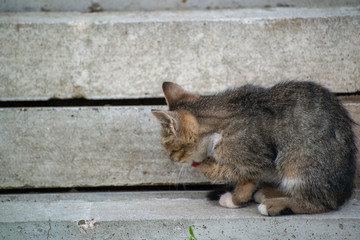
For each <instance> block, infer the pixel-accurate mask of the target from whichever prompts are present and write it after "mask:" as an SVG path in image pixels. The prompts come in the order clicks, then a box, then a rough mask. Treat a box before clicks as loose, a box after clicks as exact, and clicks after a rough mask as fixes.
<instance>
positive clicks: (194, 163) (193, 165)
mask: <svg viewBox="0 0 360 240" xmlns="http://www.w3.org/2000/svg"><path fill="white" fill-rule="evenodd" d="M200 164H201V163H199V162H193V163H192V164H191V166H192V167H198V166H200Z"/></svg>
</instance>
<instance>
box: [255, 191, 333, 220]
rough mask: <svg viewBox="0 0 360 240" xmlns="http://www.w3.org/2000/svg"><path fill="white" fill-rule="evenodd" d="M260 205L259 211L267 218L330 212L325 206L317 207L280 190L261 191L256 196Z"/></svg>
mask: <svg viewBox="0 0 360 240" xmlns="http://www.w3.org/2000/svg"><path fill="white" fill-rule="evenodd" d="M254 200H255V201H256V202H258V203H260V204H259V206H258V210H259V212H260V213H261V214H262V215H265V216H278V215H289V214H313V213H323V212H327V211H329V209H327V208H326V207H324V206H317V205H314V204H312V203H310V202H308V201H305V200H300V199H295V198H293V197H291V196H289V195H286V194H284V193H282V192H281V191H280V190H278V189H260V190H259V191H257V192H256V193H255V194H254Z"/></svg>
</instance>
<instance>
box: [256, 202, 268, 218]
mask: <svg viewBox="0 0 360 240" xmlns="http://www.w3.org/2000/svg"><path fill="white" fill-rule="evenodd" d="M258 211H259V212H260V213H261V215H264V216H269V212H268V210H267V207H266V205H265V204H259V206H258Z"/></svg>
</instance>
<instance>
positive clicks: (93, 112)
mask: <svg viewBox="0 0 360 240" xmlns="http://www.w3.org/2000/svg"><path fill="white" fill-rule="evenodd" d="M345 106H346V107H347V108H348V110H349V111H350V113H351V115H352V117H353V119H354V120H355V121H356V122H358V123H360V102H356V101H355V100H351V101H350V102H346V103H345ZM152 108H157V109H158V108H164V106H162V107H159V106H152V107H150V106H149V107H81V108H64V107H62V108H3V109H0V132H1V134H0V166H1V167H0V188H3V189H6V188H26V187H28V188H51V187H55V188H56V187H77V186H83V187H85V186H126V185H153V184H154V185H159V184H160V185H161V184H184V183H185V184H186V183H208V180H206V179H204V178H203V177H201V175H200V174H199V173H198V172H197V171H196V169H192V168H186V167H182V166H180V164H176V163H173V162H171V161H170V160H169V159H168V157H167V156H166V154H165V153H164V151H163V149H162V146H161V144H160V131H161V130H160V126H159V124H158V123H157V122H156V120H155V118H154V117H153V116H152V115H151V113H150V112H151V109H152ZM359 130H360V127H357V128H356V131H357V136H360V131H359ZM359 139H360V138H359V137H358V141H359ZM358 146H360V143H358ZM359 173H360V172H358V175H359ZM358 179H359V177H358ZM357 182H359V183H360V181H357ZM359 187H360V185H359Z"/></svg>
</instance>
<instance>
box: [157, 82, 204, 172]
mask: <svg viewBox="0 0 360 240" xmlns="http://www.w3.org/2000/svg"><path fill="white" fill-rule="evenodd" d="M162 89H163V92H164V95H165V99H166V102H167V105H168V107H169V109H170V108H171V106H173V105H175V104H178V103H180V102H183V101H189V100H194V99H197V98H199V95H196V94H190V93H187V92H186V91H185V90H184V89H183V88H182V87H180V86H179V85H177V84H175V83H170V82H164V83H163V85H162ZM151 112H152V114H153V115H154V116H155V117H156V119H157V120H158V121H159V123H160V124H161V126H162V139H161V142H162V145H163V146H164V148H165V150H166V152H167V154H168V155H169V157H170V159H171V160H172V161H175V162H180V163H183V164H185V165H187V166H191V165H192V164H193V163H194V161H195V159H193V155H194V154H195V153H196V152H197V151H198V148H199V123H198V121H197V120H196V118H195V117H194V116H193V115H192V114H191V113H189V112H188V111H185V110H173V111H170V110H169V111H165V110H152V111H151Z"/></svg>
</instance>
